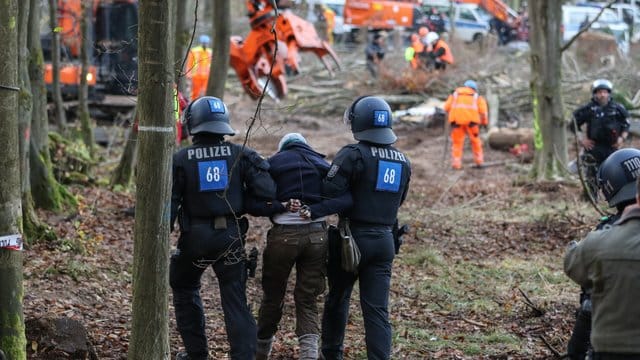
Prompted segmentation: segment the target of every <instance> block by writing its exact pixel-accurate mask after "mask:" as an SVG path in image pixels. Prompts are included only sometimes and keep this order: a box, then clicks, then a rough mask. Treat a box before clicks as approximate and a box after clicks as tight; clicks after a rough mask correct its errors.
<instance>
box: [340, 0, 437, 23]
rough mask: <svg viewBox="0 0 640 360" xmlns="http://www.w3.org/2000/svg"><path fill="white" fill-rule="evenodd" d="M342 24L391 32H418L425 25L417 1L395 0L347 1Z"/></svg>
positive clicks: (424, 19) (425, 20)
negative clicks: (397, 29) (399, 29)
mask: <svg viewBox="0 0 640 360" xmlns="http://www.w3.org/2000/svg"><path fill="white" fill-rule="evenodd" d="M344 22H345V24H349V25H352V26H354V27H356V28H360V29H365V30H374V31H375V30H393V29H395V28H398V27H400V28H407V29H413V30H416V31H417V30H418V28H419V27H420V26H425V25H426V24H427V18H426V16H425V15H424V13H423V12H422V10H421V9H420V5H419V1H415V0H397V1H379V0H347V1H346V2H345V5H344Z"/></svg>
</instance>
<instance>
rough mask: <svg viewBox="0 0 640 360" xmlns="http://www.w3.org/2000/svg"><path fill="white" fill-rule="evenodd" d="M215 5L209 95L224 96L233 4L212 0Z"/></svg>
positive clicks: (227, 1)
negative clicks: (213, 50) (213, 52)
mask: <svg viewBox="0 0 640 360" xmlns="http://www.w3.org/2000/svg"><path fill="white" fill-rule="evenodd" d="M210 1H211V2H212V5H213V14H214V17H213V18H214V19H215V21H214V24H213V30H214V31H213V48H214V49H215V50H216V52H215V55H214V56H213V59H212V61H211V70H210V71H209V74H211V75H210V76H209V82H208V84H207V95H213V96H215V97H218V98H220V99H222V98H224V85H225V84H226V82H227V69H228V68H229V46H230V44H229V37H230V36H231V5H230V1H229V0H210Z"/></svg>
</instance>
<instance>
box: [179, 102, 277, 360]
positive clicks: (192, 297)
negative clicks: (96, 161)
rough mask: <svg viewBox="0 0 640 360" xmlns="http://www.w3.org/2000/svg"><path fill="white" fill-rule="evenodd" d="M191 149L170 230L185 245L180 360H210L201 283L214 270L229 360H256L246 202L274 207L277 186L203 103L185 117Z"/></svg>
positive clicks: (222, 115)
mask: <svg viewBox="0 0 640 360" xmlns="http://www.w3.org/2000/svg"><path fill="white" fill-rule="evenodd" d="M184 121H185V122H186V124H187V129H188V131H189V134H190V135H191V136H193V144H192V145H190V146H188V147H185V148H182V149H180V150H179V151H178V152H176V153H175V154H174V156H173V188H172V194H171V226H172V228H173V224H174V222H175V220H176V218H177V219H178V222H179V225H180V238H179V239H178V248H177V250H176V252H175V254H173V255H172V256H171V262H170V268H169V284H170V285H171V289H172V291H173V305H174V307H175V312H176V323H177V326H178V332H179V333H180V336H181V337H182V341H183V342H184V347H185V349H186V352H181V353H179V354H178V356H177V359H182V360H185V359H190V360H201V359H207V358H208V349H207V338H206V336H205V318H204V310H203V306H202V300H201V298H200V278H201V277H202V274H203V273H204V271H205V270H206V269H207V268H208V267H209V266H211V267H212V268H213V271H214V272H215V274H216V277H217V278H218V283H219V287H220V298H221V303H222V310H223V312H224V320H225V324H226V330H227V339H228V340H229V343H230V347H231V350H230V354H229V357H230V358H231V359H247V360H249V359H253V358H254V356H255V351H256V323H255V320H254V318H253V316H252V314H251V311H250V310H249V307H248V305H247V298H246V293H245V290H246V289H245V282H246V276H247V269H246V264H245V262H246V256H245V251H244V234H245V233H246V231H247V228H248V222H247V220H246V218H244V217H241V216H242V215H243V214H244V213H245V212H246V211H245V206H244V201H245V197H246V196H249V195H250V196H253V197H256V198H259V199H273V198H274V197H275V193H276V186H275V184H274V182H273V180H272V179H271V177H270V176H269V173H268V170H269V163H268V162H266V161H265V160H263V159H262V158H261V157H260V155H258V153H257V152H255V151H254V150H252V149H249V148H247V147H244V146H241V145H236V144H233V143H231V142H228V141H226V140H225V138H224V137H225V135H234V134H235V130H233V129H232V128H231V126H230V124H229V111H228V109H227V106H226V105H225V104H224V103H223V102H222V101H221V100H220V99H218V98H215V97H212V96H205V97H201V98H199V99H197V100H195V101H193V102H192V103H191V104H189V106H188V107H187V109H186V110H185V114H184Z"/></svg>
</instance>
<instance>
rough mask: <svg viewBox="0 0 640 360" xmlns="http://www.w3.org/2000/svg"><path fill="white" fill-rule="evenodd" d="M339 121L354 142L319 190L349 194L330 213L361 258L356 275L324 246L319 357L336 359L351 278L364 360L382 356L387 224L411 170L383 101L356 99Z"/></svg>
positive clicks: (385, 354)
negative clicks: (346, 227) (344, 224)
mask: <svg viewBox="0 0 640 360" xmlns="http://www.w3.org/2000/svg"><path fill="white" fill-rule="evenodd" d="M344 120H345V123H347V124H348V125H350V126H351V131H352V132H353V137H354V138H355V139H356V140H359V142H358V143H357V144H351V145H347V146H345V147H343V148H342V149H341V150H340V151H339V152H338V154H337V155H336V157H335V160H334V161H333V163H332V165H331V167H330V168H329V172H328V173H327V177H326V178H325V180H324V184H323V194H324V196H327V197H329V198H338V197H341V196H344V194H345V193H347V192H350V193H351V195H352V197H353V205H352V206H351V207H349V208H345V209H336V212H338V213H339V215H340V220H341V221H344V220H346V219H348V220H349V223H350V227H351V234H352V235H353V238H354V239H355V242H356V243H357V245H358V247H359V249H360V253H361V259H360V263H359V266H358V269H357V272H356V273H351V272H346V271H344V270H342V268H341V267H340V265H339V263H340V260H339V259H337V257H336V256H335V251H334V252H333V253H332V250H330V253H329V264H328V269H327V272H328V278H329V293H328V295H327V296H326V299H325V307H324V313H323V317H322V354H323V356H324V358H325V359H326V360H334V359H342V358H343V350H344V346H343V341H344V335H345V327H346V324H347V318H348V313H349V301H350V297H351V292H352V290H353V285H354V283H355V281H356V280H359V281H360V305H361V308H362V315H363V318H364V326H365V338H366V345H367V356H368V359H389V358H390V356H391V325H390V323H389V312H388V306H389V286H390V280H391V265H392V262H393V258H394V255H395V249H394V235H393V232H392V229H393V225H394V223H395V222H396V217H397V214H398V208H399V207H400V205H401V204H402V202H403V201H404V199H405V198H406V196H407V191H408V189H409V179H410V177H411V167H410V163H409V159H408V158H407V156H406V155H405V154H404V153H402V152H401V151H399V150H397V149H396V148H394V147H393V146H391V144H393V143H394V142H396V139H397V138H396V135H395V134H394V132H393V130H392V129H391V125H392V118H391V108H390V107H389V105H388V104H387V103H386V102H385V101H384V100H383V99H381V98H379V97H375V96H364V97H360V98H358V99H356V100H355V101H354V102H353V104H352V105H351V106H350V107H349V108H348V109H347V110H346V112H345V116H344Z"/></svg>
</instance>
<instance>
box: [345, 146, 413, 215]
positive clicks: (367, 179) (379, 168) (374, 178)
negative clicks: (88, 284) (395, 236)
mask: <svg viewBox="0 0 640 360" xmlns="http://www.w3.org/2000/svg"><path fill="white" fill-rule="evenodd" d="M348 146H350V147H356V148H357V149H358V150H359V152H360V154H361V156H362V161H363V164H364V170H363V172H362V173H361V174H360V176H359V178H358V180H357V182H356V183H352V184H351V194H352V195H353V207H352V208H351V209H350V210H348V212H347V213H346V214H345V216H346V217H348V218H349V219H351V220H355V221H360V222H365V223H372V224H382V225H393V224H394V222H395V221H396V217H397V215H398V208H399V207H400V203H401V202H402V197H403V194H404V193H405V191H406V189H407V186H408V183H409V177H410V175H411V170H410V164H409V159H408V158H407V157H406V156H405V155H404V154H403V153H402V152H400V151H398V150H397V149H396V148H394V147H392V146H390V145H373V144H365V143H359V144H353V145H348Z"/></svg>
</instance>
